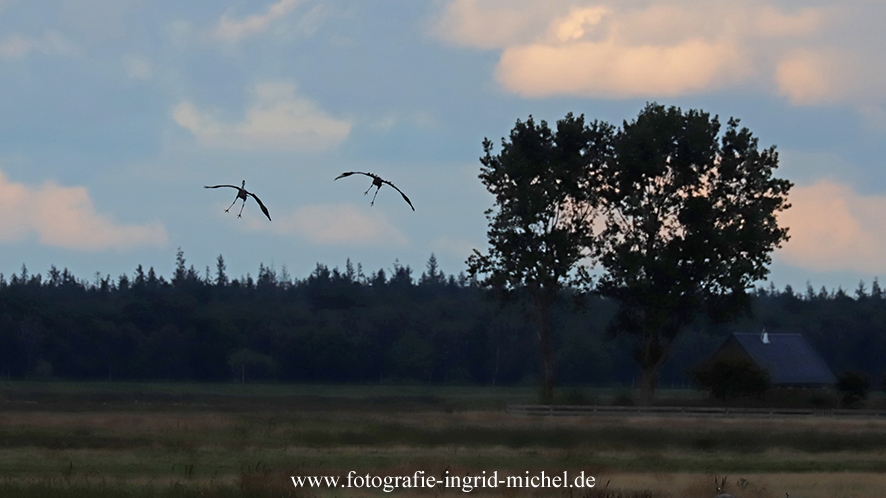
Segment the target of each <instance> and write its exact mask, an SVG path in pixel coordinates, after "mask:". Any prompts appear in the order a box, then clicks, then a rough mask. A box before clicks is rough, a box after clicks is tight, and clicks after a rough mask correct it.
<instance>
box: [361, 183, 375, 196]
mask: <svg viewBox="0 0 886 498" xmlns="http://www.w3.org/2000/svg"><path fill="white" fill-rule="evenodd" d="M374 186H375V184H374V183H373V184H372V185H370V186H369V188H368V189H366V192H363V195H366V194H368V193H369V191H370V190H372V187H374ZM375 192H376V193H378V190H376V191H375Z"/></svg>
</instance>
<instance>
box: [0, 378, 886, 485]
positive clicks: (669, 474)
mask: <svg viewBox="0 0 886 498" xmlns="http://www.w3.org/2000/svg"><path fill="white" fill-rule="evenodd" d="M83 389H85V388H83ZM105 389H108V388H105ZM221 391H224V390H221ZM57 392H58V393H59V394H58V396H61V397H62V398H63V399H62V398H59V399H61V400H58V399H55V398H53V396H55V395H56V393H57ZM283 392H284V390H283V388H275V391H274V394H273V396H275V397H276V398H275V399H277V398H279V400H278V401H279V404H274V403H275V402H276V401H274V400H273V399H270V398H263V401H262V402H260V403H253V402H252V399H253V397H252V396H251V395H249V394H248V393H243V392H239V391H238V392H236V393H235V394H233V395H230V396H229V395H226V394H224V392H222V393H221V394H219V393H215V394H213V395H212V396H213V397H212V403H209V404H201V405H199V406H197V405H195V404H191V405H187V406H185V405H176V404H174V403H161V402H157V403H156V404H153V405H147V404H143V403H139V407H138V409H137V410H134V409H133V408H132V407H133V405H135V403H133V401H132V399H131V397H127V396H124V395H122V394H114V396H117V397H116V398H114V397H113V396H112V397H111V398H110V401H108V400H104V398H102V399H103V401H101V403H93V404H91V405H88V406H84V405H81V404H78V403H76V397H72V396H71V395H70V393H67V392H62V390H60V389H56V388H55V387H53V389H50V390H48V391H42V392H40V393H37V394H34V395H32V397H35V398H39V400H40V403H39V404H37V405H36V406H35V405H34V404H27V405H23V404H21V403H18V402H17V401H16V402H15V403H18V404H15V403H12V404H8V405H4V404H3V403H2V400H0V496H40V495H39V494H31V495H27V494H8V493H5V491H9V490H11V489H13V485H15V486H19V488H20V490H24V491H22V493H25V491H27V490H26V489H25V488H27V486H28V485H26V486H25V487H24V488H22V486H21V485H22V483H32V484H33V486H32V487H33V488H34V489H37V487H38V485H37V484H36V483H37V482H41V481H42V482H47V480H49V482H52V483H54V484H52V486H55V487H54V488H52V490H51V491H52V493H51V494H52V495H54V496H61V497H65V496H71V497H74V496H118V495H114V494H107V493H105V492H106V491H107V490H104V491H101V493H90V492H89V491H90V490H92V491H96V489H97V488H90V486H94V485H96V483H114V486H118V487H120V489H121V490H122V491H120V494H119V496H133V497H141V496H166V495H165V494H162V493H155V494H154V495H150V494H145V493H141V491H140V490H145V489H150V488H151V487H152V486H160V487H161V488H163V489H167V488H169V489H172V488H171V486H174V485H177V484H176V483H179V484H183V485H187V486H188V489H189V491H186V492H185V491H183V492H182V493H184V494H180V495H175V494H170V495H169V496H182V497H184V496H192V495H193V496H215V495H213V494H205V493H204V494H202V495H201V494H200V493H203V491H205V490H214V491H217V492H218V493H217V495H218V496H232V497H233V496H281V495H287V496H288V495H296V494H299V493H295V490H294V489H293V487H292V485H291V481H290V480H289V476H291V475H296V474H298V475H345V474H347V472H348V471H350V470H355V471H357V472H360V473H361V474H364V475H365V474H367V473H368V474H370V475H412V474H414V473H415V472H416V471H417V470H421V471H424V472H425V473H426V475H430V474H433V475H442V474H443V473H444V472H446V471H449V472H450V473H451V474H452V475H466V474H471V475H477V474H479V473H481V472H483V471H487V472H493V471H498V472H499V475H503V476H506V475H512V476H513V475H523V474H524V473H525V472H527V471H529V472H530V473H538V472H541V471H542V470H544V471H545V472H547V473H548V474H550V473H561V472H563V471H564V470H565V471H568V472H569V473H570V474H571V475H575V474H577V473H578V472H581V471H585V472H586V473H588V474H591V475H594V476H595V477H596V478H597V482H598V486H597V487H596V488H594V490H592V492H591V493H589V494H588V498H696V497H697V498H711V497H713V496H714V494H715V485H714V484H713V483H714V476H715V475H719V476H720V477H722V476H723V475H728V476H729V478H728V482H727V487H726V490H727V491H729V492H731V493H733V494H734V495H735V496H736V497H739V498H748V497H752V498H783V497H784V492H785V491H789V492H790V493H791V496H792V497H793V498H803V497H806V498H867V497H871V498H883V497H884V496H886V492H883V490H886V445H880V446H878V444H879V442H880V441H886V420H862V419H848V420H847V419H815V418H771V419H770V418H767V419H759V418H748V419H741V418H701V417H527V416H519V415H509V414H507V413H505V412H504V410H502V409H501V408H485V409H481V408H478V406H477V404H476V403H475V401H474V396H475V394H476V393H473V392H471V391H470V390H467V389H464V388H462V389H461V390H460V391H458V392H460V393H462V394H464V395H465V396H467V399H468V401H460V400H459V398H458V396H457V395H456V394H455V392H454V391H453V392H450V393H449V394H447V396H448V397H447V401H446V402H445V403H443V402H439V401H438V400H437V398H434V396H433V395H429V394H428V392H427V391H426V390H422V391H420V394H419V395H417V397H416V398H415V399H413V398H410V397H409V396H405V395H401V394H397V396H393V397H385V395H384V392H383V391H381V390H379V389H375V390H373V391H372V398H367V399H366V400H365V401H364V400H361V399H360V398H359V397H358V396H357V394H356V390H355V389H350V390H348V391H347V395H346V396H343V397H336V396H327V397H326V398H317V397H316V396H315V395H314V394H311V395H310V396H311V397H309V398H306V399H289V398H286V397H285V396H284V395H283V394H282V393H283ZM311 392H313V391H311ZM152 393H153V394H152V395H155V396H156V399H158V400H160V399H163V396H165V394H164V393H163V392H162V390H159V389H157V390H156V391H152ZM14 394H15V396H18V397H19V398H22V397H24V398H27V397H28V396H31V394H29V393H23V394H22V393H18V394H16V393H14ZM15 396H13V398H15ZM90 396H93V397H94V395H93V394H88V393H87V396H86V397H87V398H89V397H90ZM103 396H104V395H103ZM188 396H194V397H199V396H200V395H199V394H194V393H189V394H188ZM506 397H507V396H506V395H502V398H506ZM16 399H18V398H16ZM114 399H117V401H114ZM176 403H178V401H176ZM856 443H857V445H856ZM739 479H743V480H742V481H741V486H739ZM607 481H609V486H608V487H606V486H605V484H606V482H607ZM16 483H17V484H16ZM3 486H7V488H4V487H3ZM19 488H17V489H19ZM124 488H125V489H128V490H130V491H132V492H131V493H130V494H125V490H123V489H124ZM158 489H160V488H158ZM201 489H203V491H200V490H201ZM341 491H342V490H338V491H333V490H319V489H317V490H312V491H311V492H308V493H301V494H306V495H317V496H379V495H384V494H385V493H384V492H382V491H381V490H378V489H350V490H348V493H346V494H343V493H341ZM570 491H571V492H570ZM77 493H80V494H77ZM102 493H105V494H102ZM108 493H110V491H108ZM139 493H141V494H139ZM170 493H174V492H172V491H171V492H170ZM187 493H192V494H187ZM396 494H397V496H422V497H431V496H437V495H441V494H442V495H450V494H451V495H460V496H464V495H465V494H467V493H464V492H462V491H461V490H457V489H436V490H427V489H426V490H402V489H401V490H399V491H397V492H396ZM470 494H471V495H482V496H513V497H524V496H570V497H581V496H583V495H584V494H585V493H584V490H575V489H572V490H555V489H537V490H531V489H475V490H473V491H471V493H470Z"/></svg>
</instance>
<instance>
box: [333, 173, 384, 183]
mask: <svg viewBox="0 0 886 498" xmlns="http://www.w3.org/2000/svg"><path fill="white" fill-rule="evenodd" d="M351 175H366V176H369V177H372V178H375V175H373V174H372V173H364V172H362V171H346V172H344V173H342V174H340V175H338V176H336V177H335V180H338V179H339V178H344V177H346V176H351ZM335 180H333V181H335Z"/></svg>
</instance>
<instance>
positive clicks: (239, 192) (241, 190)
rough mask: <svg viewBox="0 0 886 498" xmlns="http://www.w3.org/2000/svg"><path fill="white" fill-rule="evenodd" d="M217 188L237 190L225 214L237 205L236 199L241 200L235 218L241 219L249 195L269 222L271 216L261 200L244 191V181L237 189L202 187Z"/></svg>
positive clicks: (216, 186) (206, 186)
mask: <svg viewBox="0 0 886 498" xmlns="http://www.w3.org/2000/svg"><path fill="white" fill-rule="evenodd" d="M219 187H231V188H235V189H237V197H235V198H234V202H232V203H231V205H230V206H228V209H225V212H226V213H227V212H228V211H230V210H231V208H232V207H234V204H236V203H237V199H243V204H241V205H240V212H239V213H238V214H237V218H241V217H242V216H241V215H242V214H243V207H244V206H246V198H247V197H249V196H250V195H251V196H252V198H253V199H255V202H257V203H258V207H260V208H261V211H262V212H263V213H265V216H267V217H268V221H271V214H270V213H268V208H266V207H265V205H264V204H262V202H261V199H259V198H258V196H257V195H255V194H253V193H252V192H249V191H247V190H246V188H245V187H246V180H243V183H242V184H240V186H239V187H238V186H236V185H203V188H219Z"/></svg>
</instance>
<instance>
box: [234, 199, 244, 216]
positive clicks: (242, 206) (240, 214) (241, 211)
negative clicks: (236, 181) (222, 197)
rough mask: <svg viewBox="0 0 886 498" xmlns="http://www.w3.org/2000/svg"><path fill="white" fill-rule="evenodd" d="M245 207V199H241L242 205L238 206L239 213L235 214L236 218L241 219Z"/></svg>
mask: <svg viewBox="0 0 886 498" xmlns="http://www.w3.org/2000/svg"><path fill="white" fill-rule="evenodd" d="M234 202H237V201H234ZM245 207H246V199H243V204H240V212H239V213H237V218H242V217H243V208H245Z"/></svg>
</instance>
